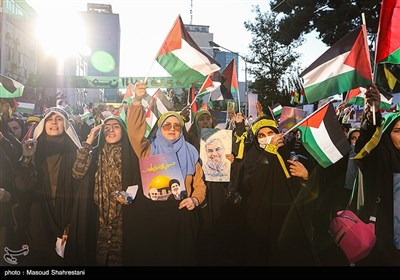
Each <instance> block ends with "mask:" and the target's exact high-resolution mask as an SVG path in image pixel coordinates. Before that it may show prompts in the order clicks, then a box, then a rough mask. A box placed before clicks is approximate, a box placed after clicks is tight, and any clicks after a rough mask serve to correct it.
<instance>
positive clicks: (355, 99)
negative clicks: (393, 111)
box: [345, 87, 393, 111]
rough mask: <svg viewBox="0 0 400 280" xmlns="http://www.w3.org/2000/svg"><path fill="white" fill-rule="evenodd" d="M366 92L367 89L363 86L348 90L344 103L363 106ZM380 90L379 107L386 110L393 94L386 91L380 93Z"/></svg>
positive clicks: (388, 108) (390, 103)
mask: <svg viewBox="0 0 400 280" xmlns="http://www.w3.org/2000/svg"><path fill="white" fill-rule="evenodd" d="M366 92H367V89H366V88H363V87H359V88H355V89H352V90H349V91H348V92H347V95H346V99H345V103H346V104H353V105H358V106H362V107H364V106H365V93H366ZM382 92H383V91H382ZM382 92H381V103H380V106H379V108H380V109H382V110H385V111H388V110H390V107H391V106H392V100H393V96H392V95H390V94H388V93H382Z"/></svg>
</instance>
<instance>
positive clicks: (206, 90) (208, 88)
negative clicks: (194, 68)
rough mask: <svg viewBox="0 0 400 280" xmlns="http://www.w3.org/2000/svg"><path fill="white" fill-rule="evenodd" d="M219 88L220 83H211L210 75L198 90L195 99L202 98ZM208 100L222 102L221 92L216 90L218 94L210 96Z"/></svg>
mask: <svg viewBox="0 0 400 280" xmlns="http://www.w3.org/2000/svg"><path fill="white" fill-rule="evenodd" d="M220 86H221V83H220V82H215V81H213V80H212V78H211V75H208V76H207V78H206V80H205V81H204V83H203V85H202V86H201V88H200V89H199V93H198V94H197V95H196V98H202V97H204V96H206V95H207V94H210V93H213V92H214V91H216V90H218V89H219V87H220ZM210 99H212V100H223V97H222V93H221V91H220V90H218V92H216V93H214V94H212V96H210Z"/></svg>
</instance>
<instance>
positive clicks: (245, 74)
mask: <svg viewBox="0 0 400 280" xmlns="http://www.w3.org/2000/svg"><path fill="white" fill-rule="evenodd" d="M208 43H209V44H210V46H211V47H213V48H219V49H223V50H226V51H227V52H230V53H233V54H237V55H238V56H239V57H240V58H241V59H243V61H244V90H245V92H244V96H245V99H246V100H245V102H244V113H245V116H247V115H248V114H247V113H248V112H247V111H248V102H249V99H248V95H247V90H248V87H247V60H246V58H245V57H244V56H242V55H240V54H239V53H237V52H234V51H231V50H230V49H227V48H225V47H222V46H220V45H218V44H217V43H215V42H214V41H208ZM238 103H239V109H240V94H238Z"/></svg>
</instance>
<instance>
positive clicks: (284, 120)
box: [278, 106, 307, 133]
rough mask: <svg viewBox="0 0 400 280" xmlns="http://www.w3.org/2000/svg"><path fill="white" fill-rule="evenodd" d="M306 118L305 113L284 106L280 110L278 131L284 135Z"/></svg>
mask: <svg viewBox="0 0 400 280" xmlns="http://www.w3.org/2000/svg"><path fill="white" fill-rule="evenodd" d="M305 117H307V111H304V110H301V109H298V108H294V107H288V106H284V107H283V108H282V113H281V118H280V120H279V126H278V130H279V131H280V132H283V133H285V132H286V131H288V130H289V129H291V128H292V127H293V126H294V125H295V124H297V123H298V122H300V121H301V120H303V119H304V118H305Z"/></svg>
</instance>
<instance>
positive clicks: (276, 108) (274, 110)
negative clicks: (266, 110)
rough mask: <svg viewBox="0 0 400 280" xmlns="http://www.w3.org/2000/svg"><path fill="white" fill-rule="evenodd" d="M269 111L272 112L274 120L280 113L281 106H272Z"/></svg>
mask: <svg viewBox="0 0 400 280" xmlns="http://www.w3.org/2000/svg"><path fill="white" fill-rule="evenodd" d="M271 110H272V114H273V116H274V118H276V117H278V116H280V115H281V113H282V105H281V104H279V103H277V104H275V105H274V106H272V108H271Z"/></svg>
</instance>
